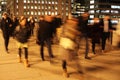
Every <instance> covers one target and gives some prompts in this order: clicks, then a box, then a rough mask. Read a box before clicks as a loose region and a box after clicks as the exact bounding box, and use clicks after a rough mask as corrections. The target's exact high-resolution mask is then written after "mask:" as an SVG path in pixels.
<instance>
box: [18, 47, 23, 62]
mask: <svg viewBox="0 0 120 80" xmlns="http://www.w3.org/2000/svg"><path fill="white" fill-rule="evenodd" d="M21 53H22V50H21V48H19V49H18V63H21V62H22V60H21Z"/></svg>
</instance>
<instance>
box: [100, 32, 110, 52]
mask: <svg viewBox="0 0 120 80" xmlns="http://www.w3.org/2000/svg"><path fill="white" fill-rule="evenodd" d="M108 38H109V32H103V34H102V50H105V46H106V40H107V39H108Z"/></svg>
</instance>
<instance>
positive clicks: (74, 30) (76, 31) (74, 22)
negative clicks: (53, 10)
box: [0, 12, 113, 77]
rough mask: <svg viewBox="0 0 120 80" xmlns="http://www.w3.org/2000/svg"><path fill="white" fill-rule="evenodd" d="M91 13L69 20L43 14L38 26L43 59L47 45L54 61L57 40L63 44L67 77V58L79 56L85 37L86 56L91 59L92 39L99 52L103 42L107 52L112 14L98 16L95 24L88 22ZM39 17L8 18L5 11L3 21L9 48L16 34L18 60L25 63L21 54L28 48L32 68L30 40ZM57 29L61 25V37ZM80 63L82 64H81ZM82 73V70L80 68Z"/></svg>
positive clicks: (63, 66) (93, 46) (2, 26)
mask: <svg viewBox="0 0 120 80" xmlns="http://www.w3.org/2000/svg"><path fill="white" fill-rule="evenodd" d="M88 18H89V14H88V12H85V13H83V14H82V16H80V17H78V18H75V17H73V16H72V15H71V14H69V15H68V19H67V20H66V22H64V23H63V22H62V20H61V18H60V17H59V15H58V16H50V15H45V16H40V18H39V22H38V25H39V27H38V28H37V36H36V43H37V44H39V46H40V56H41V59H42V61H44V60H45V58H44V47H45V46H46V47H47V49H48V54H49V57H50V62H52V59H53V58H54V57H55V56H54V54H53V51H52V44H53V40H54V39H56V42H57V43H59V46H60V47H59V50H58V51H59V52H60V53H61V59H62V69H63V74H64V76H66V77H68V76H69V75H68V72H67V61H69V60H72V59H74V58H73V57H76V56H77V55H78V50H79V49H80V46H81V43H82V41H81V40H82V39H83V38H84V39H85V59H91V58H90V57H89V56H88V53H89V38H90V39H91V42H92V51H93V53H94V54H96V52H95V45H96V44H101V49H102V50H101V51H102V52H104V51H105V45H106V40H107V39H108V38H109V36H110V32H111V31H112V30H113V28H112V24H111V22H110V18H109V16H108V15H106V16H104V18H103V19H99V18H94V23H93V24H90V25H88ZM34 26H35V20H34V19H33V17H32V16H30V18H29V19H27V18H26V17H25V16H21V17H20V18H19V19H17V18H16V17H15V16H14V17H13V19H10V18H9V17H8V14H7V13H3V16H2V20H1V22H0V28H1V30H2V32H3V38H4V42H5V49H6V51H7V52H9V51H8V43H9V38H10V36H13V37H14V39H15V40H16V42H17V46H18V62H22V59H21V56H22V55H21V53H22V50H24V65H25V67H29V66H30V65H29V62H28V54H29V53H28V40H29V38H30V36H32V35H33V34H34V33H33V32H34ZM57 28H61V34H60V37H59V38H58V36H57V35H56V33H57ZM77 66H80V65H79V64H77ZM77 70H78V72H79V73H81V72H82V71H81V70H80V69H79V67H77Z"/></svg>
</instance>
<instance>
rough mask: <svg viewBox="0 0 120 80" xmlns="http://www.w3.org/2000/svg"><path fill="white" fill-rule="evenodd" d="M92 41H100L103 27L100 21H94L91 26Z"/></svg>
mask: <svg viewBox="0 0 120 80" xmlns="http://www.w3.org/2000/svg"><path fill="white" fill-rule="evenodd" d="M90 32H91V34H90V35H91V39H92V42H95V43H100V38H101V36H102V28H101V26H100V24H99V23H94V24H93V25H91V27H90Z"/></svg>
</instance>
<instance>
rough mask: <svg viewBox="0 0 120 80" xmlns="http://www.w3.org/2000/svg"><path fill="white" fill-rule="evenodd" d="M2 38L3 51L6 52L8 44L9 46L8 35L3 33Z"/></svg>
mask: <svg viewBox="0 0 120 80" xmlns="http://www.w3.org/2000/svg"><path fill="white" fill-rule="evenodd" d="M3 38H4V44H5V49H6V51H8V44H9V38H10V35H9V34H4V33H3Z"/></svg>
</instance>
